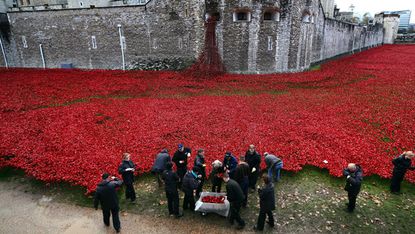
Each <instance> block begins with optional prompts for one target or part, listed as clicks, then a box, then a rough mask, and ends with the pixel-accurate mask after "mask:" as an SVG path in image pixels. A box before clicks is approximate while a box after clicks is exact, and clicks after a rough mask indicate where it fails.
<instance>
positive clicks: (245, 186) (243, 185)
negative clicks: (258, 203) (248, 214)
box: [239, 176, 249, 207]
mask: <svg viewBox="0 0 415 234" xmlns="http://www.w3.org/2000/svg"><path fill="white" fill-rule="evenodd" d="M239 185H240V186H241V189H242V192H243V193H244V195H245V199H244V200H243V201H242V206H243V207H246V205H247V203H248V190H249V179H248V176H246V177H244V178H243V179H242V181H240V183H239Z"/></svg>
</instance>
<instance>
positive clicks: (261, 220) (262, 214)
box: [256, 210, 274, 231]
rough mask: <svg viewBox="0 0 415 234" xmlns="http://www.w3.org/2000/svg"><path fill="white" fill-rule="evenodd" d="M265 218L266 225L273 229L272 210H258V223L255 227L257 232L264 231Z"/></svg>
mask: <svg viewBox="0 0 415 234" xmlns="http://www.w3.org/2000/svg"><path fill="white" fill-rule="evenodd" d="M267 216H268V224H269V225H270V226H271V227H274V215H273V214H272V210H270V211H263V210H259V215H258V222H257V225H256V227H257V229H258V230H259V231H262V230H264V224H265V219H266V217H267Z"/></svg>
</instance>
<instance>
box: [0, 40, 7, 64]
mask: <svg viewBox="0 0 415 234" xmlns="http://www.w3.org/2000/svg"><path fill="white" fill-rule="evenodd" d="M0 47H1V52H2V54H3V59H4V65H5V66H6V68H9V63H8V62H7V57H6V51H5V50H4V46H3V40H2V38H1V37H0Z"/></svg>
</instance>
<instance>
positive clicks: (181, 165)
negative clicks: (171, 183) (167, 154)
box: [172, 144, 192, 187]
mask: <svg viewBox="0 0 415 234" xmlns="http://www.w3.org/2000/svg"><path fill="white" fill-rule="evenodd" d="M191 153H192V151H191V150H190V148H187V147H184V145H183V144H179V145H178V150H177V151H176V152H175V153H174V155H173V159H172V161H173V162H174V164H175V165H176V170H177V175H178V176H179V178H180V182H179V187H180V186H181V181H183V176H184V174H186V172H187V160H188V158H190V156H191Z"/></svg>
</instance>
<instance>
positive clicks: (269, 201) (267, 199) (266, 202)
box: [254, 175, 275, 231]
mask: <svg viewBox="0 0 415 234" xmlns="http://www.w3.org/2000/svg"><path fill="white" fill-rule="evenodd" d="M262 180H263V181H264V184H265V185H264V187H263V188H262V189H261V188H260V189H258V194H259V215H258V222H257V225H255V226H254V230H255V231H262V230H264V224H265V219H266V216H268V222H267V223H268V224H269V226H270V227H274V216H273V214H272V211H273V210H275V193H274V184H273V183H271V178H269V176H268V175H263V176H262Z"/></svg>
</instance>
